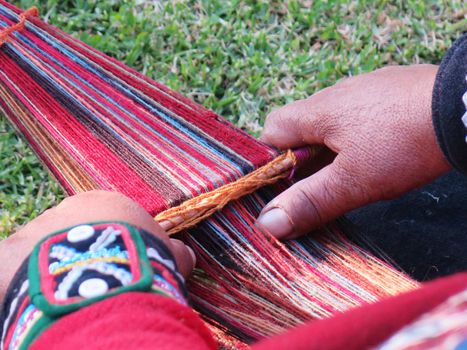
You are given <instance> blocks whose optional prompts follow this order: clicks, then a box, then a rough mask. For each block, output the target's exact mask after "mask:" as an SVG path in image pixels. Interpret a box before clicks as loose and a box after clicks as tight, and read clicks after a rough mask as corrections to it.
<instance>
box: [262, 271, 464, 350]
mask: <svg viewBox="0 0 467 350" xmlns="http://www.w3.org/2000/svg"><path fill="white" fill-rule="evenodd" d="M465 288H467V273H462V274H457V275H454V276H451V277H447V278H443V279H439V280H436V281H434V282H430V283H427V284H426V285H424V286H423V287H422V288H420V289H418V290H415V291H413V292H410V293H406V294H402V295H399V296H397V297H394V298H388V299H386V300H383V301H381V302H379V303H375V304H371V305H367V306H364V307H360V308H357V309H354V310H351V311H349V312H346V313H343V314H340V315H338V316H335V317H332V318H329V319H326V320H322V321H318V322H311V323H308V324H306V325H304V326H301V327H298V328H296V329H294V330H291V331H289V332H286V333H284V334H282V335H279V336H276V337H273V338H270V339H266V340H264V341H263V342H261V343H259V344H257V345H256V346H254V347H253V349H254V350H266V349H267V350H271V349H274V350H282V349H284V350H285V349H288V350H290V349H293V350H304V349H307V350H310V349H326V350H333V349H336V350H337V349H339V350H340V349H346V350H351V349H367V348H369V347H373V346H376V345H378V344H380V343H381V342H382V341H383V340H385V339H387V338H388V337H389V336H391V335H392V334H393V333H395V332H396V331H397V330H399V329H400V328H401V327H403V326H404V325H406V324H408V323H410V322H412V321H413V320H415V319H416V318H417V317H418V316H420V315H421V314H423V313H425V312H427V311H429V310H431V309H432V308H434V307H436V306H437V305H438V304H440V303H441V302H443V301H444V300H446V299H447V298H448V297H450V296H451V295H453V294H456V293H457V292H459V291H461V290H463V289H465Z"/></svg>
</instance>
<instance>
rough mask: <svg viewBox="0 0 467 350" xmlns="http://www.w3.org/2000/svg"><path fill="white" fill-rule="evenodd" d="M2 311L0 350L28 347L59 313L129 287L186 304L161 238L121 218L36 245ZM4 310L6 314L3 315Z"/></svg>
mask: <svg viewBox="0 0 467 350" xmlns="http://www.w3.org/2000/svg"><path fill="white" fill-rule="evenodd" d="M18 274H20V275H21V276H20V277H21V278H16V277H15V280H14V282H13V283H14V284H16V285H17V286H18V288H10V290H9V292H10V293H17V294H18V295H17V296H16V297H9V298H8V299H7V300H12V301H11V303H10V305H5V307H4V310H3V317H2V319H3V327H2V329H3V333H2V338H1V343H0V344H1V349H2V350H3V349H9V350H16V349H26V348H27V347H28V346H29V345H30V344H31V343H32V342H33V341H34V339H36V337H37V336H38V335H39V334H41V333H42V332H43V331H44V330H45V329H47V328H48V327H49V326H50V325H51V324H53V323H54V322H56V321H57V320H58V319H59V318H60V317H62V316H64V315H66V314H69V313H71V312H74V311H77V310H79V309H80V308H82V307H85V306H87V305H90V304H93V303H97V302H99V301H101V300H104V299H108V298H111V297H113V296H116V295H119V294H122V293H125V292H129V291H138V292H150V293H155V294H160V295H164V296H167V297H171V298H174V299H176V300H177V301H179V302H180V303H182V304H184V305H186V304H187V301H186V300H187V297H186V291H185V289H184V280H183V277H181V276H180V274H179V273H178V272H177V270H176V263H175V261H174V258H173V256H172V255H171V253H170V251H169V250H168V249H167V247H165V245H164V244H163V243H162V241H160V240H159V239H157V238H155V237H154V236H152V235H151V234H149V233H147V232H145V231H143V230H138V229H136V228H135V227H133V226H131V225H129V224H127V223H124V222H100V223H91V224H84V225H78V226H73V227H70V228H68V229H65V230H61V231H60V232H57V233H54V234H51V235H49V236H47V237H45V238H44V239H43V240H41V241H40V242H39V243H38V244H37V245H36V247H35V248H34V250H33V252H32V254H31V256H30V258H29V261H28V263H27V266H24V267H22V269H20V271H19V272H18ZM6 315H8V316H6Z"/></svg>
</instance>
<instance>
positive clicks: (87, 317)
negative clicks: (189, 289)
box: [32, 273, 467, 350]
mask: <svg viewBox="0 0 467 350" xmlns="http://www.w3.org/2000/svg"><path fill="white" fill-rule="evenodd" d="M465 288H467V273H464V274H458V275H455V276H452V277H448V278H444V279H440V280H437V281H435V282H431V283H428V284H426V285H424V286H423V287H422V288H420V289H418V290H416V291H413V292H410V293H406V294H403V295H400V296H397V297H394V298H389V299H386V300H384V301H382V302H379V303H376V304H372V305H367V306H364V307H360V308H356V309H354V310H351V311H349V312H346V313H343V314H340V315H337V316H335V317H332V318H329V319H326V320H322V321H316V322H310V323H308V324H306V325H303V326H301V327H298V328H296V329H293V330H291V331H288V332H286V333H284V334H281V335H278V336H275V337H272V338H269V339H266V340H264V341H262V342H260V343H258V344H256V345H255V346H253V347H252V350H266V349H267V350H271V349H273V350H282V349H284V350H285V349H288V350H302V349H303V350H304V349H321V348H325V349H331V350H332V349H363V348H368V347H372V346H376V345H378V344H379V343H380V342H382V341H384V340H385V339H387V338H388V337H389V336H390V335H392V334H393V333H394V332H396V331H397V330H399V329H400V328H401V327H403V326H404V325H406V324H408V323H410V322H412V321H413V320H415V319H416V318H417V317H418V316H420V315H421V314H423V313H425V312H427V311H429V310H431V309H432V308H434V307H436V306H437V305H438V304H440V303H441V302H443V301H444V300H446V299H447V298H449V297H450V296H451V295H453V294H456V293H458V292H459V291H461V290H463V289H465ZM83 339H85V340H86V342H84V340H83ZM83 345H85V346H86V348H87V349H89V350H97V349H105V348H110V349H116V350H119V349H122V350H123V349H125V350H129V349H138V350H139V349H143V350H144V349H160V350H169V349H180V350H184V349H190V350H208V349H209V350H210V349H217V346H216V344H215V342H214V340H213V338H212V336H211V334H210V332H209V331H208V329H207V328H206V327H205V325H204V323H203V321H202V320H201V318H200V317H199V316H198V315H197V314H196V313H195V312H193V311H192V310H191V309H189V308H188V307H185V306H183V305H181V304H179V303H177V302H175V301H173V300H171V299H169V298H166V297H162V296H155V295H152V294H146V293H126V294H122V295H120V296H118V297H115V298H111V299H107V300H105V301H103V302H100V303H97V304H94V305H91V306H89V307H86V308H83V309H82V310H80V311H78V312H75V313H73V314H70V315H68V316H65V317H63V318H62V319H60V321H58V322H57V323H55V324H54V325H53V326H51V327H50V328H49V329H48V330H47V331H45V332H44V333H43V334H42V335H40V336H39V338H38V339H37V340H36V341H35V342H34V343H33V346H32V349H34V350H38V349H47V350H50V349H69V350H75V349H76V350H78V349H79V350H81V349H82V347H83Z"/></svg>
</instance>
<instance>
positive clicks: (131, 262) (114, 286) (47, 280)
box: [29, 223, 152, 315]
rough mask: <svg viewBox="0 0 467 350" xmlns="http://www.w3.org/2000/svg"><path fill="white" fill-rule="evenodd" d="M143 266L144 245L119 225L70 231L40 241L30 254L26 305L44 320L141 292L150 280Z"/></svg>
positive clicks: (146, 267)
mask: <svg viewBox="0 0 467 350" xmlns="http://www.w3.org/2000/svg"><path fill="white" fill-rule="evenodd" d="M148 263H149V261H148V260H147V256H146V249H145V246H144V243H143V241H142V239H141V237H140V235H139V234H138V233H137V232H136V231H135V229H134V228H133V227H131V226H129V225H126V224H123V223H101V224H94V225H79V226H75V227H73V228H71V229H69V230H67V231H63V232H60V233H58V234H55V235H53V236H51V237H48V238H46V239H45V240H44V241H43V242H42V243H41V244H40V245H39V246H38V248H36V249H35V251H34V252H33V254H32V256H31V260H30V265H29V279H30V281H31V292H30V294H31V299H32V300H33V302H34V304H35V305H37V306H38V307H39V308H40V309H43V310H44V311H45V312H46V313H47V314H49V315H50V314H62V313H64V312H69V311H71V310H73V309H76V308H78V307H80V306H83V305H87V304H89V303H91V302H93V301H96V300H99V299H102V298H103V297H106V296H108V295H109V294H110V295H113V294H118V293H121V292H124V291H127V290H139V291H147V290H150V286H151V280H152V271H151V268H150V267H149V264H148ZM37 271H38V272H39V273H38V274H37Z"/></svg>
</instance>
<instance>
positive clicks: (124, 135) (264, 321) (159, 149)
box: [0, 0, 417, 349]
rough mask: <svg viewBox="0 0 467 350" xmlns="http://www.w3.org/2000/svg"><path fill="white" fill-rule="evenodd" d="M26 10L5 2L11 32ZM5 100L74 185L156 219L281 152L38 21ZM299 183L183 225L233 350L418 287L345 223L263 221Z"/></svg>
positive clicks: (19, 37)
mask: <svg viewBox="0 0 467 350" xmlns="http://www.w3.org/2000/svg"><path fill="white" fill-rule="evenodd" d="M21 13H22V11H21V10H19V9H17V8H15V7H14V6H12V5H11V4H8V3H7V2H5V1H3V0H0V31H1V30H2V29H5V28H8V27H11V26H13V25H15V24H16V23H18V21H20V14H21ZM0 108H1V110H2V111H3V113H4V114H5V115H6V116H7V117H8V118H9V120H10V121H11V122H12V124H13V125H15V126H16V127H17V129H18V130H19V132H20V133H21V134H22V135H24V136H25V138H26V139H27V140H28V141H29V143H30V145H31V146H32V148H33V149H34V151H35V152H36V153H37V154H38V156H39V157H40V159H41V160H42V161H43V163H44V164H45V165H46V166H47V168H49V169H50V170H51V172H52V173H53V175H54V176H55V177H56V178H57V180H58V181H59V182H60V184H61V185H62V186H63V187H64V189H65V190H66V192H67V193H68V194H75V193H78V192H82V191H86V190H91V189H96V188H99V189H105V190H114V191H119V192H122V193H124V194H126V195H127V196H129V197H131V198H132V199H134V200H136V201H137V202H139V203H140V204H141V205H143V207H144V208H145V209H146V210H147V211H148V212H150V213H151V214H153V215H156V214H157V213H159V212H161V211H163V210H165V209H167V208H170V207H173V206H175V205H177V204H179V203H181V202H183V201H185V200H187V199H189V198H192V197H195V196H197V195H199V194H201V193H205V192H208V191H212V190H214V189H216V188H218V187H220V186H222V185H225V184H227V183H230V182H232V181H235V180H236V179H239V178H240V177H243V176H244V175H246V174H248V173H250V172H252V171H253V170H255V169H257V168H258V167H260V166H262V165H264V164H266V163H268V162H269V161H271V160H272V159H274V158H275V157H276V156H277V155H278V153H277V151H275V150H274V149H272V148H270V147H268V146H266V145H263V144H261V143H260V142H258V141H257V140H255V139H254V138H252V137H250V136H249V135H247V134H246V133H244V132H243V131H241V130H239V129H237V128H235V127H234V126H233V125H231V124H229V123H228V122H226V121H225V120H223V119H222V118H220V117H219V116H217V115H216V114H214V113H213V112H211V111H209V110H206V109H205V108H203V107H201V106H199V105H197V104H195V103H194V102H192V101H190V100H188V99H187V98H185V97H183V96H180V95H179V94H177V93H175V92H173V91H171V90H169V89H168V88H166V87H165V86H163V85H161V84H160V83H157V82H155V81H153V80H151V79H149V78H147V77H145V76H143V75H141V74H139V73H138V72H136V71H134V70H132V69H130V68H128V67H126V66H125V65H123V64H121V63H119V62H117V61H116V60H114V59H112V58H110V57H108V56H106V55H104V54H103V53H100V52H98V51H96V50H95V49H93V48H92V47H89V46H88V45H86V44H84V43H82V42H80V41H78V40H76V39H74V38H72V37H70V36H69V35H67V34H65V33H63V32H61V31H60V30H58V29H57V28H54V27H52V26H49V25H47V24H46V23H44V22H42V21H41V20H40V19H39V18H28V20H27V21H26V23H25V27H24V29H23V30H20V31H16V32H14V33H12V34H11V35H10V36H9V37H8V39H7V40H6V42H5V43H4V44H3V45H2V46H1V47H0ZM287 185H288V182H287V181H282V182H281V183H278V184H277V185H275V186H273V187H269V188H265V189H261V190H259V191H257V192H255V193H253V194H251V195H248V196H246V197H244V198H242V199H241V200H237V201H234V202H233V203H230V204H229V205H228V206H227V207H225V208H224V209H223V210H222V211H220V212H218V213H216V214H214V215H213V216H212V217H211V218H209V219H207V220H205V221H204V222H202V223H201V224H199V225H197V226H196V227H194V228H192V229H190V230H189V231H188V232H183V233H181V234H180V237H181V238H182V239H184V240H185V242H186V243H187V244H189V245H190V246H191V247H193V249H194V251H195V252H196V254H197V257H198V261H199V265H198V268H197V269H196V271H195V273H194V274H193V276H192V278H191V279H190V280H189V281H188V286H189V289H190V293H191V296H192V300H193V303H194V306H195V308H196V309H197V310H199V311H200V312H201V313H202V314H203V316H204V317H205V319H206V321H207V322H208V323H209V325H210V326H211V327H212V329H213V333H214V334H215V335H216V336H217V338H218V339H219V342H220V344H222V345H223V346H224V347H225V348H232V349H239V348H243V347H246V345H245V344H247V343H251V342H253V341H256V340H258V339H261V338H263V337H265V336H268V335H271V334H275V333H278V332H281V331H283V330H284V329H287V328H290V327H293V326H295V325H298V324H300V323H303V322H305V321H307V320H311V319H319V318H323V317H328V316H331V315H332V314H334V313H336V312H341V311H344V310H346V309H348V308H351V307H355V306H358V305H361V304H364V303H368V302H374V301H377V300H379V299H380V298H383V297H386V296H390V295H394V294H397V293H400V292H403V291H406V290H410V289H412V288H415V287H416V286H417V284H416V283H415V282H413V281H412V280H410V279H409V278H408V277H406V276H405V275H404V274H403V273H401V272H399V271H398V270H396V269H394V268H393V267H391V266H390V265H389V264H388V263H386V262H384V261H383V260H381V259H379V258H377V257H375V256H374V255H373V254H371V253H369V252H368V250H367V248H365V247H366V245H365V244H364V243H362V241H358V242H357V237H356V236H355V235H353V236H352V237H349V235H347V234H344V233H343V232H341V230H340V228H339V227H337V226H336V225H331V226H329V227H327V228H324V229H323V230H322V231H321V232H317V233H314V234H313V235H309V236H307V237H304V238H302V239H300V240H297V241H291V242H288V243H286V244H283V243H280V242H278V241H277V240H275V239H274V238H273V237H271V236H270V235H269V234H268V233H267V232H264V230H262V229H261V228H259V227H256V226H255V225H254V218H255V217H256V216H257V215H258V214H259V212H260V211H261V208H262V207H263V206H264V205H265V204H266V203H267V201H269V200H270V199H271V198H272V197H273V196H274V195H275V194H277V193H279V192H280V191H281V190H283V189H284V188H286V186H287Z"/></svg>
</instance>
